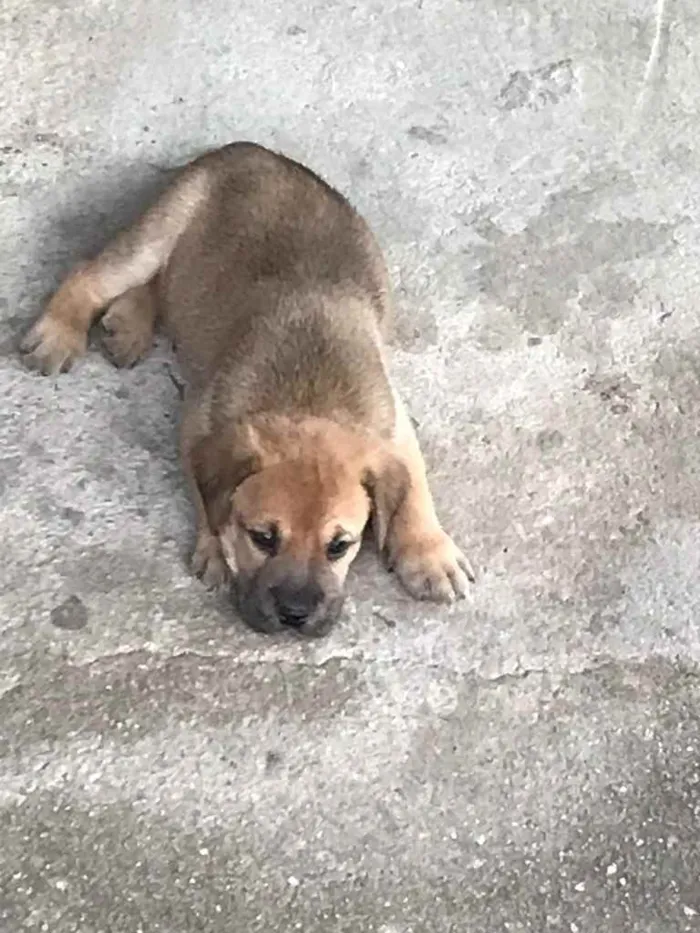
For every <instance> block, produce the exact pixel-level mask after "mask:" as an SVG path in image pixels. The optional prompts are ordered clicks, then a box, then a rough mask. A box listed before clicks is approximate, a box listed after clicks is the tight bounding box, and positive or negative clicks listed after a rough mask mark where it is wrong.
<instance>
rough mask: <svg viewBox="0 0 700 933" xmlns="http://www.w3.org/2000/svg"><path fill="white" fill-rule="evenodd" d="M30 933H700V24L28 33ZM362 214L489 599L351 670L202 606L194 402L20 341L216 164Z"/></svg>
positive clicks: (5, 574)
mask: <svg viewBox="0 0 700 933" xmlns="http://www.w3.org/2000/svg"><path fill="white" fill-rule="evenodd" d="M0 35H1V36H2V43H1V44H0V69H1V74H2V82H1V83H0V113H1V114H2V118H1V123H2V127H1V131H0V133H1V138H0V192H1V193H2V212H1V214H0V243H1V250H0V252H1V255H2V260H1V262H0V352H1V354H2V355H1V358H0V399H1V402H0V509H1V513H0V514H1V522H2V536H1V541H2V543H1V544H0V651H1V655H0V656H1V657H2V661H1V662H0V694H1V698H0V805H1V809H0V842H1V845H0V929H2V931H3V933H5V931H8V933H18V931H22V930H32V931H33V930H37V931H38V930H47V931H51V933H72V931H80V933H98V931H100V933H138V931H142V933H155V931H163V933H180V931H183V933H184V931H195V930H197V931H199V930H202V931H208V933H209V931H211V933H218V931H224V930H226V931H242V933H243V931H245V933H260V931H265V933H269V931H275V930H290V931H291V930H303V931H304V933H321V931H323V933H326V931H339V933H340V931H347V933H356V931H357V933H360V931H361V933H442V931H454V933H497V931H523V930H532V931H535V933H544V931H548V930H552V931H557V933H559V931H564V933H567V931H570V933H579V931H580V933H588V931H591V933H603V931H604V933H617V931H639V933H666V931H684V930H688V931H693V930H697V929H700V882H699V881H698V879H699V877H700V770H699V767H700V765H699V762H700V676H699V673H700V668H699V665H700V634H699V632H700V629H699V626H698V613H699V611H700V572H699V571H700V476H699V472H700V436H699V435H698V424H699V423H700V325H699V322H698V315H697V296H698V293H699V292H700V271H699V270H700V225H699V222H698V221H699V218H700V204H699V201H700V174H699V172H700V148H699V147H700V142H699V140H700V133H699V127H700V123H699V113H698V111H699V109H700V94H699V93H698V82H699V81H700V40H699V38H698V37H699V36H700V7H698V4H697V2H696V0H675V2H674V0H666V3H665V4H664V2H663V0H662V2H660V3H659V4H658V6H656V5H655V4H654V2H653V0H590V2H586V3H579V4H574V3H573V2H570V0H541V2H538V0H520V2H507V0H462V2H457V0H411V2H409V0H405V2H403V0H357V2H356V3H354V4H348V3H343V2H340V0H316V2H313V0H299V2H294V0H288V2H285V0H278V2H276V3H263V2H262V0H238V2H236V3H230V2H228V0H207V2H200V3H192V2H188V0H152V2H149V3H142V2H137V0H123V2H117V0H112V2H110V0H85V2H83V3H81V4H78V3H70V2H65V0H61V2H55V3H40V2H33V3H32V2H27V0H3V3H2V6H1V7H0ZM236 138H252V139H255V140H257V141H260V142H263V143H265V144H268V145H272V146H274V147H277V148H280V149H283V150H285V151H286V152H287V153H289V154H290V155H292V156H294V157H296V158H300V159H302V160H303V161H305V162H307V163H308V164H310V165H311V166H312V167H314V168H315V169H317V170H319V171H320V172H321V173H323V174H324V175H325V176H326V177H327V178H328V179H329V180H330V181H331V182H333V183H334V184H336V185H337V186H339V187H340V188H341V189H342V190H343V191H344V192H346V193H347V194H348V195H349V196H350V197H351V200H352V201H353V202H354V203H355V204H356V205H357V206H358V207H359V208H360V209H361V210H362V211H363V213H364V214H365V215H366V216H367V217H368V219H369V220H370V221H371V223H372V224H373V226H374V227H375V229H376V231H377V233H378V235H379V238H380V240H381V241H382V243H383V244H384V246H385V248H386V250H387V253H388V255H389V258H390V263H391V267H392V272H393V275H394V280H395V283H396V288H397V298H398V305H399V308H398V329H397V339H396V352H395V375H396V380H397V382H398V383H399V385H400V386H401V388H402V390H403V392H404V394H405V396H406V398H407V401H408V403H409V406H410V409H411V412H412V414H413V416H414V417H415V418H416V420H417V421H418V422H419V425H420V434H421V437H422V440H423V443H424V446H425V449H426V452H427V457H428V460H429V462H430V465H431V471H432V476H433V484H434V489H435V493H436V498H437V500H438V503H439V507H440V511H441V513H442V515H443V517H444V519H445V521H446V523H447V524H448V525H449V527H450V528H451V529H452V530H453V532H454V533H455V535H456V537H457V538H458V539H459V540H460V541H461V542H462V543H464V544H465V545H466V547H467V549H468V551H469V553H470V554H471V556H472V559H473V561H474V563H475V564H476V566H477V567H478V569H479V576H480V578H479V582H478V585H477V586H476V587H474V588H473V592H472V595H471V598H470V599H469V601H467V602H466V603H463V604H461V605H459V606H458V607H456V608H453V609H444V610H443V609H434V608H432V607H428V606H421V605H416V604H413V603H411V602H410V601H409V600H408V599H407V598H405V597H404V596H403V595H402V594H401V593H400V592H399V590H398V589H397V587H396V585H395V583H394V582H393V581H392V579H391V578H390V577H388V576H387V575H385V574H384V573H383V572H382V570H381V569H380V568H379V567H378V566H377V564H376V562H375V559H374V557H373V556H372V555H371V554H368V555H366V556H364V557H363V558H362V559H361V561H360V562H359V563H358V565H357V570H356V572H354V573H353V575H352V581H351V592H352V600H351V602H350V605H349V609H348V612H347V614H346V617H345V619H344V620H343V623H342V625H340V627H339V628H338V629H337V631H336V632H335V633H334V634H333V635H332V636H331V637H329V638H328V639H327V640H325V641H323V642H319V643H315V644H302V643H300V642H299V641H296V640H272V639H266V638H264V637H260V636H256V635H254V634H253V633H250V632H248V631H246V630H245V629H244V628H243V627H242V625H241V624H240V623H239V622H237V621H236V619H235V618H234V617H233V615H232V612H231V610H230V608H229V606H228V605H227V604H226V601H225V600H224V599H223V598H215V597H212V596H209V595H207V594H206V593H205V592H204V591H203V590H202V588H201V586H200V584H199V583H198V582H196V581H193V580H192V579H190V576H189V575H188V572H187V569H186V557H187V552H188V548H189V546H190V544H191V524H190V512H189V505H188V502H187V498H186V494H185V490H184V487H183V482H182V478H181V476H180V471H179V468H178V463H177V459H176V453H175V432H176V419H177V401H178V398H177V390H176V387H175V385H174V383H173V378H172V376H173V371H172V366H173V364H172V361H171V358H170V355H169V351H168V349H167V347H165V346H162V345H161V346H158V347H157V348H156V350H155V352H154V353H153V355H152V357H151V358H150V359H149V360H148V361H147V362H146V363H145V364H144V365H142V366H141V367H139V368H137V369H135V370H133V371H131V372H127V373H120V372H117V371H116V370H114V369H112V368H110V366H109V364H108V363H106V362H105V361H104V360H103V359H102V357H101V356H100V355H99V353H97V352H96V351H95V352H93V353H91V355H90V356H89V358H88V359H87V360H86V361H85V362H84V363H83V364H82V365H81V366H80V367H79V368H78V369H77V370H76V371H75V372H74V373H72V374H70V375H68V376H66V377H63V378H60V379H57V380H43V379H41V378H38V377H35V376H32V375H30V374H27V373H25V372H24V371H23V370H22V369H21V367H20V365H19V364H18V361H17V359H16V356H15V353H14V342H15V338H16V335H17V333H18V331H20V330H22V329H23V328H24V326H25V325H26V324H27V323H28V322H29V321H30V320H31V319H32V318H33V316H34V315H35V314H36V313H37V312H38V309H39V308H40V306H41V303H42V301H43V299H44V297H45V295H46V294H47V292H49V291H50V290H51V289H52V288H53V287H54V286H55V285H56V283H57V282H58V280H59V279H60V277H61V276H62V275H63V274H64V273H65V271H66V270H67V269H68V268H69V266H70V265H71V264H72V263H73V262H74V261H75V260H76V259H78V258H79V257H81V256H82V255H84V254H85V253H86V252H87V253H89V252H91V251H94V250H95V249H97V248H98V247H99V246H100V245H101V244H102V243H103V242H104V241H105V239H106V238H107V237H108V236H109V235H110V234H111V233H112V232H113V231H114V230H115V229H116V228H117V227H118V226H119V224H120V223H122V222H124V221H125V220H127V219H128V218H129V217H132V216H133V215H134V212H135V211H137V210H138V209H139V208H140V207H141V206H143V204H144V203H145V201H146V200H147V199H148V198H149V197H150V196H151V195H152V194H153V192H154V191H156V190H157V189H158V188H159V186H161V185H162V184H163V182H164V181H165V180H167V177H168V170H169V169H170V168H172V167H173V166H176V165H178V164H180V163H181V162H183V161H184V160H186V159H188V158H190V157H191V156H193V155H195V154H197V153H199V152H201V151H202V150H203V149H205V148H208V147H210V146H212V145H215V144H218V143H222V142H225V141H229V140H231V139H236Z"/></svg>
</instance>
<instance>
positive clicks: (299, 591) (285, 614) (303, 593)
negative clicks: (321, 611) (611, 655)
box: [272, 584, 323, 628]
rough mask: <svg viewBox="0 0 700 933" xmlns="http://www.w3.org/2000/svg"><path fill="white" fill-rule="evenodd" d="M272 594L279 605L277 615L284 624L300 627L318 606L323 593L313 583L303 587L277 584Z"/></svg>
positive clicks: (277, 605)
mask: <svg viewBox="0 0 700 933" xmlns="http://www.w3.org/2000/svg"><path fill="white" fill-rule="evenodd" d="M272 595H273V597H274V600H275V605H276V607H277V615H278V616H279V618H280V622H282V624H283V625H289V626H291V627H292V628H300V627H301V626H302V625H303V624H304V622H306V620H307V619H308V618H309V616H310V615H311V614H312V613H313V612H314V610H315V609H317V608H318V606H319V604H320V602H321V599H322V597H323V594H322V593H321V590H320V589H319V588H318V587H317V586H314V585H313V584H307V585H306V586H303V587H294V588H291V587H288V586H284V585H280V586H276V587H274V588H273V590H272Z"/></svg>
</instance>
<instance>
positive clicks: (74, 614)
mask: <svg viewBox="0 0 700 933" xmlns="http://www.w3.org/2000/svg"><path fill="white" fill-rule="evenodd" d="M50 618H51V622H52V623H53V625H55V626H56V628H61V629H64V630H65V631H67V632H78V631H80V629H83V628H85V626H86V625H87V623H88V611H87V607H86V606H85V603H84V602H83V601H82V599H81V598H80V597H79V596H75V595H74V596H69V597H68V599H66V600H64V601H63V602H62V603H60V604H59V605H58V606H54V608H53V609H52V610H51V616H50Z"/></svg>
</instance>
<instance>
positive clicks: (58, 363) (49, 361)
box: [19, 314, 87, 376]
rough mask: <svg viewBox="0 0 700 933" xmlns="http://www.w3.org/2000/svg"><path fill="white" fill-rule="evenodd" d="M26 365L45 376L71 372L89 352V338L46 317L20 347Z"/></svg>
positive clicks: (40, 320)
mask: <svg viewBox="0 0 700 933" xmlns="http://www.w3.org/2000/svg"><path fill="white" fill-rule="evenodd" d="M19 349H20V353H21V354H22V358H23V360H24V364H25V366H27V367H28V368H29V369H34V370H37V371H38V372H40V373H43V375H45V376H53V375H55V374H56V373H64V372H67V371H68V370H69V369H70V368H71V366H72V365H73V363H74V362H75V360H76V359H78V357H80V356H83V354H84V353H85V350H86V349H87V335H86V334H85V333H84V331H81V330H77V329H76V328H74V327H72V326H71V325H69V324H66V323H65V322H64V321H59V320H56V318H53V317H51V316H50V315H48V314H45V315H44V316H43V317H42V318H40V319H39V320H38V321H37V322H36V324H35V325H34V326H33V327H32V328H31V330H30V331H29V332H28V333H27V334H26V335H25V337H24V338H23V340H22V342H21V343H20V345H19Z"/></svg>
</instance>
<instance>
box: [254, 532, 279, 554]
mask: <svg viewBox="0 0 700 933" xmlns="http://www.w3.org/2000/svg"><path fill="white" fill-rule="evenodd" d="M246 530H247V532H248V537H249V538H250V540H251V541H252V542H253V544H254V545H255V547H256V548H257V549H258V550H259V551H262V552H263V554H275V553H276V552H277V549H278V547H279V543H280V539H279V535H278V533H277V530H276V529H275V528H248V529H246Z"/></svg>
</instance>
